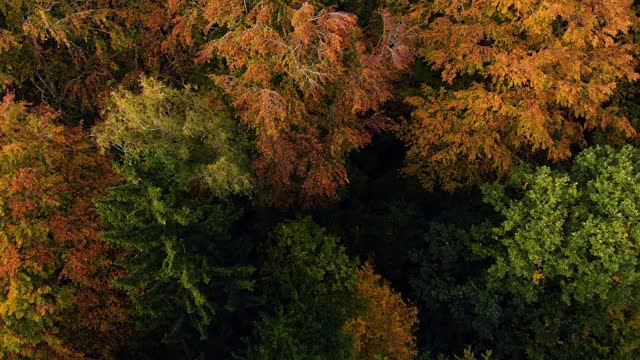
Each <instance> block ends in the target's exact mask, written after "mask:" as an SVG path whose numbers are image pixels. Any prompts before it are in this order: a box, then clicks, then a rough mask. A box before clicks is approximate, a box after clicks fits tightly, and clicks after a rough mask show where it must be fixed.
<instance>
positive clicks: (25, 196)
mask: <svg viewBox="0 0 640 360" xmlns="http://www.w3.org/2000/svg"><path fill="white" fill-rule="evenodd" d="M56 117H57V114H56V113H55V112H53V111H51V110H50V109H48V108H37V109H29V108H28V107H27V105H26V104H25V103H22V102H14V100H13V97H12V96H11V95H8V96H5V98H4V100H3V101H2V102H1V103H0V249H2V251H1V253H0V288H1V289H2V291H1V292H0V357H3V358H5V357H8V358H14V357H20V358H23V357H25V358H69V357H81V356H108V355H109V354H110V352H112V351H113V350H114V346H115V345H117V344H118V342H119V341H121V340H122V339H123V338H124V337H126V336H127V334H128V331H127V328H126V326H123V324H124V323H125V320H126V317H127V314H128V310H127V304H126V302H125V301H124V299H123V297H122V296H121V294H120V293H119V292H118V291H116V290H115V289H114V288H113V287H112V286H111V280H112V279H113V278H114V276H116V275H118V274H119V271H118V270H117V268H116V267H114V265H113V261H114V260H116V259H117V258H119V256H120V255H119V254H120V251H119V250H117V248H116V247H113V246H111V245H109V244H107V243H106V242H104V241H103V239H102V236H101V234H100V227H99V221H98V217H97V213H96V211H95V207H94V205H93V202H92V201H93V200H95V199H96V198H98V197H100V196H102V195H103V193H104V190H105V188H106V187H108V186H110V185H112V184H114V183H115V181H116V178H115V176H114V174H113V173H112V172H111V169H110V167H109V163H108V162H107V161H106V160H105V159H104V158H102V157H100V156H99V154H98V152H97V151H96V150H95V149H94V148H93V146H92V144H91V142H89V141H88V140H87V138H86V135H85V134H84V133H83V132H82V130H81V129H79V128H71V129H65V128H63V127H61V126H59V125H56V124H55V123H54V120H55V118H56Z"/></svg>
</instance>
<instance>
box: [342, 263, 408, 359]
mask: <svg viewBox="0 0 640 360" xmlns="http://www.w3.org/2000/svg"><path fill="white" fill-rule="evenodd" d="M357 292H358V295H359V296H360V297H362V298H363V299H365V300H366V302H367V304H368V306H369V307H368V309H367V312H366V313H365V314H364V315H363V316H361V317H357V318H355V319H352V320H350V321H349V322H348V323H347V324H346V326H345V331H346V332H347V333H350V334H353V337H354V349H355V354H356V358H358V359H375V358H376V356H384V357H385V358H388V359H394V360H405V359H413V358H415V357H416V355H417V349H416V339H415V336H414V335H413V330H414V329H415V327H416V326H417V324H418V309H417V308H416V307H415V306H412V305H409V304H406V303H405V302H404V301H403V300H402V297H401V296H400V294H398V293H395V292H394V291H393V290H392V289H391V287H389V285H388V284H387V283H385V282H384V281H383V279H382V277H381V276H380V275H378V274H376V273H375V272H374V271H373V267H372V266H371V265H370V264H369V263H366V264H365V265H364V266H363V267H362V268H361V269H360V270H359V271H358V288H357Z"/></svg>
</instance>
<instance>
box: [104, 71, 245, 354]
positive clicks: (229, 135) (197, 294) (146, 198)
mask: <svg viewBox="0 0 640 360" xmlns="http://www.w3.org/2000/svg"><path fill="white" fill-rule="evenodd" d="M207 105H208V103H207V102H206V101H205V100H204V99H202V98H200V97H198V96H197V95H195V94H193V93H191V92H190V90H188V89H187V90H184V91H183V92H181V91H178V90H172V89H168V88H165V87H163V86H162V85H161V84H160V83H158V82H156V81H153V80H148V79H143V80H142V93H140V94H137V95H134V94H132V93H130V92H126V91H123V92H120V93H115V94H114V95H113V103H112V105H111V106H112V107H111V108H110V110H109V112H106V113H105V114H106V116H107V119H106V121H105V122H104V123H103V124H100V126H98V127H97V128H96V136H97V139H98V142H99V144H101V145H102V146H105V147H106V146H109V145H112V144H113V145H114V146H115V147H116V148H117V149H120V150H121V151H122V154H121V160H120V162H119V163H118V164H116V165H115V168H116V170H117V172H118V173H119V174H120V175H121V176H122V177H123V178H124V179H125V182H124V183H123V184H121V185H118V186H116V187H113V188H111V189H110V190H109V194H108V196H107V197H106V198H105V199H103V200H101V201H100V202H99V204H98V209H99V211H100V215H101V217H102V218H103V220H104V222H105V224H106V226H107V230H108V231H107V233H106V238H107V239H108V240H110V241H112V242H113V243H116V244H118V245H120V246H123V247H126V248H128V249H130V250H131V251H130V254H129V256H128V257H127V258H126V259H125V260H124V261H122V262H121V265H122V267H123V269H124V270H126V275H123V276H121V277H119V278H118V282H117V283H118V284H119V285H121V286H123V287H124V288H125V289H126V290H127V291H128V293H129V294H130V295H131V296H132V297H133V300H134V304H135V305H136V313H137V316H138V321H139V325H140V326H141V327H142V329H143V330H144V331H151V332H154V333H158V334H162V335H161V336H162V339H163V342H167V343H172V344H190V345H188V347H187V349H185V351H187V350H188V349H191V350H194V349H197V347H198V346H199V345H198V344H199V340H198V339H199V338H201V339H205V338H207V335H208V333H209V332H210V331H211V329H212V328H213V326H214V325H215V320H216V318H217V317H219V315H220V314H219V313H221V312H222V313H224V312H230V311H235V310H237V309H238V308H241V307H243V306H244V304H243V301H242V299H243V298H244V296H245V294H246V293H247V292H248V291H250V290H251V289H252V287H253V281H252V279H251V274H252V273H253V268H252V267H251V266H249V265H247V264H246V262H245V260H244V258H243V256H241V255H238V256H236V255H237V254H236V251H235V249H234V242H236V241H237V239H234V234H233V223H234V222H235V221H237V220H238V219H239V218H240V216H241V210H239V209H238V207H236V206H235V205H233V203H231V202H230V201H228V200H226V197H227V196H230V195H233V194H234V193H242V192H244V191H246V189H248V186H249V184H250V183H249V180H248V179H250V176H249V175H247V174H246V173H242V172H241V170H239V167H238V165H237V164H236V163H234V159H236V158H237V157H240V158H241V157H242V154H239V155H238V154H237V153H236V151H237V149H236V146H237V143H236V142H239V141H240V139H237V138H235V137H234V132H233V130H234V129H233V127H232V125H233V124H230V123H229V122H228V121H227V120H226V118H225V117H224V113H222V114H221V113H219V112H217V110H216V108H212V107H208V106H207ZM196 331H197V334H199V336H196V334H195V333H194V332H196Z"/></svg>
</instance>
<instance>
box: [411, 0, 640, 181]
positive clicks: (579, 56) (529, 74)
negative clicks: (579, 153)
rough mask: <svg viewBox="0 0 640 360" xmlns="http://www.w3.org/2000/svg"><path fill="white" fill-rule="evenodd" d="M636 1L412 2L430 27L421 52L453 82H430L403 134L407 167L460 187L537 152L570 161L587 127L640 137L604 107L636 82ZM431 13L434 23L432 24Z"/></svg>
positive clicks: (417, 16)
mask: <svg viewBox="0 0 640 360" xmlns="http://www.w3.org/2000/svg"><path fill="white" fill-rule="evenodd" d="M631 6H632V1H631V0H614V1H611V2H602V1H591V0H590V1H573V0H561V1H552V2H540V1H534V0H526V1H514V0H507V1H499V2H495V1H488V0H481V1H474V2H463V1H454V2H451V1H450V0H436V1H434V2H422V3H420V4H419V5H416V6H415V7H414V11H413V14H412V16H413V17H414V20H416V21H419V22H422V23H425V24H426V23H427V22H430V23H429V25H427V26H424V28H423V32H422V33H421V40H422V46H421V53H422V55H424V56H425V58H426V59H427V60H428V61H429V62H431V63H432V64H433V67H434V68H435V69H439V70H441V71H442V80H443V81H444V82H445V83H446V84H447V86H448V85H449V84H450V85H452V86H450V87H447V88H446V89H444V88H443V89H440V90H439V91H438V90H434V89H430V88H425V94H424V95H423V96H422V97H412V98H409V99H408V102H409V103H410V104H412V105H414V106H415V111H414V113H413V121H412V122H411V123H410V124H409V125H408V127H407V135H406V137H405V139H406V140H407V141H408V143H409V144H410V145H411V150H410V152H409V166H408V169H407V170H409V171H410V172H413V173H416V174H418V175H420V176H421V177H422V180H423V181H424V183H425V185H427V186H429V187H430V186H433V185H434V184H435V183H436V182H441V185H443V186H444V187H445V188H448V189H453V188H456V187H458V186H461V185H470V184H474V183H477V182H479V181H482V180H483V179H486V176H487V175H490V174H496V173H497V174H504V173H506V172H507V171H508V170H509V169H510V168H511V167H512V166H513V165H514V164H516V163H518V161H519V160H522V159H526V158H527V157H531V156H533V155H536V154H540V155H543V156H545V157H546V158H548V159H549V160H552V161H559V160H564V159H567V158H568V157H569V156H570V155H571V147H572V146H575V145H578V146H583V145H585V132H588V131H591V130H594V129H604V128H606V129H609V130H611V131H615V132H619V133H622V134H624V135H625V136H627V137H630V136H633V135H635V130H634V129H633V128H632V127H631V125H630V124H629V122H628V121H627V119H625V118H624V117H622V116H620V115H618V114H617V113H616V111H617V109H615V108H612V107H606V102H607V100H608V99H609V98H610V96H611V95H612V93H613V91H614V89H615V88H616V86H617V83H618V82H619V81H621V80H623V79H627V80H636V79H637V78H638V74H636V73H635V72H634V60H633V57H632V54H633V53H634V51H636V48H635V45H634V44H633V43H632V42H631V41H630V39H629V34H628V31H629V29H630V26H631V25H632V24H634V23H636V22H637V18H636V17H635V16H634V15H633V11H632V9H631ZM427 19H432V20H427Z"/></svg>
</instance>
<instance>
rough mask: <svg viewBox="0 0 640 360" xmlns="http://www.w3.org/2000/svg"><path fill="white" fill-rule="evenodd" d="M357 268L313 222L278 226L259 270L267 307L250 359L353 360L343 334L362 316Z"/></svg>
mask: <svg viewBox="0 0 640 360" xmlns="http://www.w3.org/2000/svg"><path fill="white" fill-rule="evenodd" d="M357 270H358V269H357V264H356V262H354V261H353V260H351V259H349V257H348V256H347V254H346V253H345V249H344V247H342V246H340V245H339V243H338V239H337V238H335V237H332V236H330V235H328V234H327V233H326V232H325V230H324V229H323V228H321V227H320V226H318V225H316V224H315V223H313V221H312V220H311V218H303V219H299V220H295V221H288V222H285V223H282V224H279V225H278V226H276V228H275V229H274V230H273V232H272V233H271V236H270V238H269V245H268V248H267V250H266V251H265V259H264V262H263V263H262V266H261V267H260V274H261V281H260V286H261V287H262V289H263V291H264V296H265V299H266V302H267V304H268V306H267V307H266V308H265V310H264V312H263V313H262V316H261V319H260V321H258V322H257V323H256V327H255V331H254V336H253V337H252V338H251V339H250V344H249V353H248V358H249V359H283V358H286V359H349V358H351V356H352V349H353V345H352V339H351V338H350V336H349V335H348V334H346V333H344V332H343V327H344V325H345V323H346V322H347V320H349V318H350V317H351V316H352V315H354V314H357V311H354V309H357V308H358V307H359V305H358V304H359V300H358V298H357V294H356V286H357V282H358V272H357Z"/></svg>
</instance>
